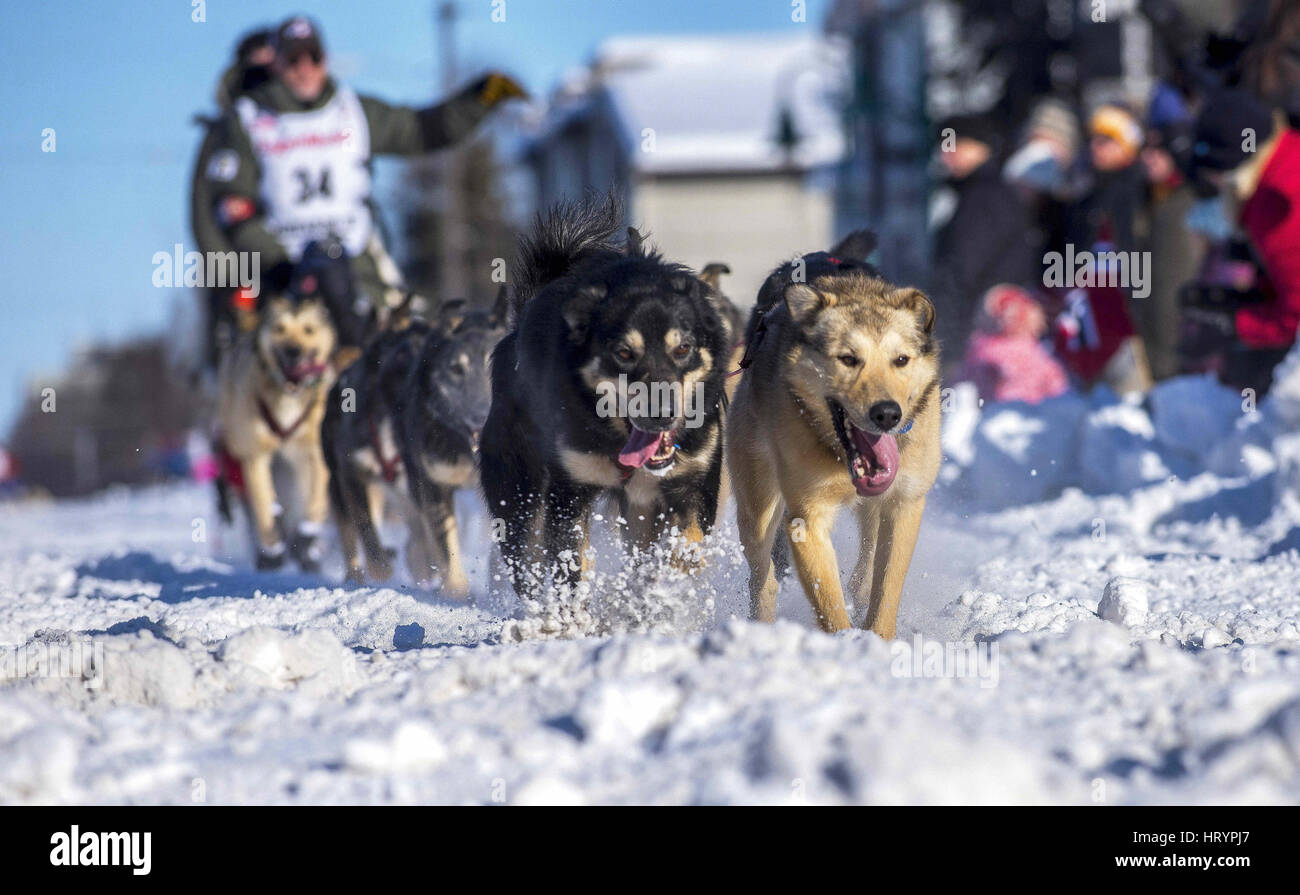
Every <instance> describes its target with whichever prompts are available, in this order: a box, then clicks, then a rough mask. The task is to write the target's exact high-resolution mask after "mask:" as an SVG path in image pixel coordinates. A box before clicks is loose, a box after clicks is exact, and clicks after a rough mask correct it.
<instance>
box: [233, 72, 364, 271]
mask: <svg viewBox="0 0 1300 895" xmlns="http://www.w3.org/2000/svg"><path fill="white" fill-rule="evenodd" d="M237 108H238V110H239V116H240V119H241V121H242V122H243V125H244V129H245V130H246V131H247V132H248V136H249V139H250V140H251V141H252V144H253V152H254V153H255V154H256V155H257V159H258V163H259V165H260V167H261V172H262V177H261V183H260V184H259V190H260V193H261V200H262V203H263V206H264V207H265V208H266V211H267V214H266V225H267V228H268V229H270V231H271V232H272V233H274V234H275V235H276V237H277V238H278V239H279V240H280V243H281V244H282V245H283V246H284V247H285V249H286V250H287V251H288V252H289V256H290V258H291V259H292V260H294V261H297V260H298V259H299V258H300V257H302V251H303V248H305V247H306V245H307V244H308V243H309V242H311V241H312V240H316V239H322V238H324V237H326V236H328V235H330V234H331V233H332V234H334V235H335V236H338V237H339V239H341V240H342V241H343V245H344V246H345V247H346V248H347V251H348V254H349V255H352V256H353V257H355V256H357V255H359V254H361V253H362V252H363V251H364V250H365V247H366V243H367V242H368V241H369V239H370V234H371V232H372V230H373V229H374V221H373V220H372V218H371V214H370V206H369V204H368V201H369V199H370V188H371V187H370V167H369V164H368V163H369V160H370V131H369V129H368V128H367V126H366V116H365V112H364V111H363V109H362V108H361V101H360V100H359V99H357V95H356V94H355V93H353V92H352V91H351V90H349V89H348V88H346V87H340V88H338V90H337V92H336V93H335V94H334V96H333V98H332V99H331V100H330V101H329V102H328V103H326V104H325V105H324V106H322V107H321V108H319V109H314V110H312V111H309V112H280V113H277V112H272V111H271V110H269V109H264V108H259V107H258V106H257V105H256V104H255V103H254V102H253V101H252V100H250V99H248V98H247V97H245V98H243V99H241V100H240V101H239V103H238V104H237Z"/></svg>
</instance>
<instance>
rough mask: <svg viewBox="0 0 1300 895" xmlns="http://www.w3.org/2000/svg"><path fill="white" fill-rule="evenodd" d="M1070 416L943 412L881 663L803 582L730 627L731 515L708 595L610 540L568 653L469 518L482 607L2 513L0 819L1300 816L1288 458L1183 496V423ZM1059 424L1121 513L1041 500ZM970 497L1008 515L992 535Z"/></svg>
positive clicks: (1219, 478)
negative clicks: (895, 813)
mask: <svg viewBox="0 0 1300 895" xmlns="http://www.w3.org/2000/svg"><path fill="white" fill-rule="evenodd" d="M1179 388H1183V386H1179ZM1166 397H1167V396H1166ZM1161 400H1166V398H1161V399H1159V400H1157V401H1156V402H1155V406H1156V407H1157V409H1158V408H1159V407H1160V403H1159V402H1160V401H1161ZM1188 400H1189V402H1190V403H1191V404H1194V405H1195V406H1196V407H1212V406H1213V402H1212V401H1208V400H1207V398H1206V396H1205V395H1204V394H1201V393H1199V392H1197V390H1195V389H1193V390H1191V394H1189V395H1188ZM1180 406H1181V405H1180ZM1072 408H1073V409H1071V408H1070V407H1067V408H1066V409H1065V410H1063V409H1062V408H1061V407H1054V408H1053V407H1047V408H1042V409H1037V410H1030V409H1026V408H1023V407H1022V408H1019V409H1015V408H1008V407H1001V408H988V409H986V411H985V412H984V413H983V415H982V417H981V418H980V419H979V420H978V421H977V422H976V423H975V424H974V425H972V426H969V427H968V428H967V429H963V427H962V426H961V425H960V423H961V413H962V411H961V408H960V407H958V408H957V409H955V410H952V411H950V417H951V419H950V422H951V423H953V425H951V426H950V428H951V429H952V431H953V432H954V433H957V434H958V435H959V434H960V433H961V432H962V431H965V432H966V436H965V437H967V438H968V439H969V443H967V444H962V443H960V442H959V441H954V440H952V439H950V441H949V443H948V445H947V447H948V449H949V453H950V456H953V457H954V459H953V462H952V464H951V465H952V466H953V467H954V468H955V474H949V476H948V480H947V481H946V482H945V483H944V484H943V485H942V486H941V487H940V488H938V489H937V490H936V494H935V499H934V500H933V501H932V504H931V507H930V509H929V511H928V513H927V516H926V519H925V523H924V526H923V528H922V533H921V540H920V542H919V545H918V548H917V555H916V558H915V561H914V563H913V566H912V570H911V574H910V575H909V578H908V584H907V587H906V590H905V593H904V598H903V610H902V614H901V616H900V623H899V638H898V640H897V641H896V642H895V643H894V644H888V643H885V642H884V641H882V640H880V639H879V638H877V637H876V636H875V635H873V634H870V633H866V632H863V631H858V630H855V631H849V632H845V633H842V634H839V635H835V636H827V635H825V634H822V633H821V632H820V631H818V630H816V629H815V627H814V626H813V624H812V620H811V614H810V612H809V610H808V608H807V603H806V601H805V599H804V598H803V595H802V594H801V593H800V592H799V588H798V584H797V582H795V581H793V580H792V579H791V580H787V582H786V583H785V585H784V586H783V588H782V593H781V598H780V602H779V613H780V615H781V620H780V621H778V623H777V624H775V625H760V624H755V623H751V622H748V621H745V620H743V615H744V610H745V606H746V601H745V598H744V568H743V560H742V559H741V558H740V550H739V547H738V544H737V543H736V534H735V527H734V523H732V522H731V521H730V515H731V513H730V511H728V513H727V514H726V515H727V517H728V521H727V522H726V523H725V524H724V525H723V526H722V528H721V530H720V531H719V532H717V533H716V534H715V535H714V536H713V537H712V538H711V539H710V542H709V544H708V546H707V549H706V551H705V553H706V560H707V571H706V572H705V573H704V574H703V575H702V576H700V577H699V578H698V579H694V578H689V577H686V576H682V575H681V574H679V573H676V572H673V571H672V570H670V569H668V568H667V567H666V565H664V564H659V565H658V566H656V564H654V563H628V562H626V561H625V560H624V558H623V556H622V554H621V552H620V551H619V548H618V547H617V545H616V544H615V541H614V539H613V538H612V537H611V536H610V535H609V531H610V529H612V527H613V526H614V525H615V523H614V522H613V521H611V520H608V519H603V520H601V521H599V522H598V523H597V527H598V530H599V531H600V532H602V533H603V534H602V536H601V537H599V538H597V539H596V544H597V548H598V551H599V553H600V556H599V559H598V562H597V573H598V576H597V584H596V587H595V588H594V589H593V594H592V595H591V600H590V609H591V612H590V614H589V616H584V617H582V618H577V617H573V618H559V616H554V617H553V616H552V615H550V613H552V612H553V611H555V610H556V608H557V607H556V606H542V607H540V608H536V607H534V608H533V609H532V610H528V611H525V612H522V613H521V612H519V611H518V610H519V607H518V606H516V605H514V604H513V601H512V600H510V599H506V598H503V597H501V596H500V595H493V594H492V593H490V591H491V590H492V589H493V582H492V580H491V579H492V571H491V567H490V563H489V561H488V558H489V556H490V553H491V551H490V550H489V546H490V544H489V542H488V538H487V529H488V526H487V525H486V521H487V520H486V518H485V514H484V511H483V509H482V508H481V505H480V504H479V503H478V501H477V499H476V498H475V497H474V495H472V494H465V495H462V500H461V504H460V506H461V511H462V513H463V514H464V515H465V516H466V519H467V522H466V524H465V525H464V532H465V543H466V554H467V555H468V556H469V557H471V558H472V560H473V562H471V564H470V568H469V572H470V575H471V581H472V583H473V586H474V593H475V603H474V605H467V604H461V603H454V602H451V601H449V600H445V599H441V598H439V597H438V596H437V595H436V594H431V593H427V592H420V591H417V590H414V589H410V588H405V589H404V588H402V587H401V586H394V587H363V588H355V589H348V588H344V587H341V586H338V585H337V584H336V583H335V582H336V581H337V580H339V579H338V578H337V577H330V576H329V575H327V576H325V577H322V578H310V577H304V576H301V575H296V574H291V573H285V574H277V575H263V574H257V573H254V572H252V571H249V570H248V569H247V565H246V561H244V560H242V559H238V560H235V561H226V560H224V559H219V558H216V557H219V556H223V555H226V554H234V555H236V556H242V549H243V542H242V538H240V537H236V535H235V533H234V532H232V531H230V530H222V529H220V528H219V526H218V525H217V523H216V522H215V519H214V515H213V512H212V506H211V499H210V494H209V493H208V491H207V490H206V489H201V488H196V487H176V488H157V489H151V490H144V491H137V492H126V491H122V492H114V493H110V494H107V495H104V496H102V497H99V498H96V499H94V500H90V501H80V502H67V503H59V504H37V503H28V504H8V505H3V506H0V644H2V645H4V646H5V647H6V650H5V651H4V652H2V653H0V673H3V675H4V676H6V677H7V678H8V680H6V681H3V682H0V802H3V803H25V802H92V803H104V802H148V803H159V802H161V803H191V802H195V801H202V802H209V803H247V802H255V803H262V802H274V803H281V802H285V803H317V802H419V801H428V802H449V803H489V804H490V803H496V802H504V803H529V802H548V803H550V802H600V803H611V802H612V803H620V802H638V803H640V802H654V803H682V802H687V803H697V802H709V803H713V802H767V803H799V802H811V803H821V802H827V803H838V802H872V803H879V802H901V803H934V802H943V803H947V802H960V803H992V802H996V803H1001V802H1061V803H1073V804H1092V803H1127V802H1171V801H1172V802H1282V803H1294V802H1296V801H1297V800H1300V630H1297V624H1296V622H1297V619H1298V618H1300V552H1297V548H1298V547H1300V500H1298V499H1297V498H1296V487H1295V486H1296V483H1297V476H1296V475H1295V470H1296V469H1297V468H1300V462H1298V461H1300V447H1298V446H1297V444H1296V439H1295V438H1294V437H1293V436H1292V435H1291V432H1292V431H1294V429H1293V428H1292V427H1291V426H1290V424H1289V423H1286V422H1285V420H1284V419H1283V418H1282V417H1281V416H1280V411H1279V410H1276V409H1274V410H1270V411H1267V412H1265V413H1263V414H1262V421H1261V422H1251V423H1249V424H1248V425H1245V426H1238V427H1236V428H1234V426H1233V425H1232V424H1231V421H1229V423H1228V424H1227V425H1226V426H1222V427H1221V430H1222V431H1223V432H1224V433H1226V434H1224V436H1223V440H1224V441H1229V442H1233V443H1234V444H1235V447H1232V450H1233V451H1235V452H1236V458H1235V462H1229V461H1230V460H1232V459H1233V458H1231V457H1228V459H1227V460H1225V459H1224V457H1223V456H1221V457H1220V458H1219V460H1218V461H1206V465H1211V466H1212V465H1213V464H1214V462H1218V463H1220V464H1221V468H1220V471H1219V472H1217V473H1216V472H1200V473H1194V474H1190V475H1183V474H1178V473H1177V471H1176V470H1175V471H1174V472H1170V467H1177V466H1178V463H1179V462H1180V460H1179V458H1178V456H1177V453H1178V451H1180V450H1183V448H1182V447H1179V445H1178V444H1175V445H1174V446H1173V447H1168V446H1167V445H1165V446H1162V442H1161V440H1160V435H1159V433H1160V431H1167V430H1168V427H1169V426H1171V425H1172V423H1171V422H1170V420H1171V419H1173V418H1176V417H1177V416H1178V413H1175V412H1172V411H1168V410H1164V411H1161V410H1159V409H1158V410H1157V413H1156V417H1155V422H1154V423H1150V422H1149V421H1148V424H1146V426H1144V425H1143V424H1141V421H1140V420H1138V419H1137V417H1136V416H1135V415H1134V413H1133V412H1132V409H1131V408H1130V407H1129V406H1128V405H1125V404H1122V403H1115V402H1104V401H1103V402H1100V403H1098V404H1096V405H1093V406H1082V405H1072ZM1184 409H1186V408H1184ZM1193 409H1194V408H1193ZM1067 411H1068V412H1069V413H1076V414H1077V416H1078V419H1077V420H1076V422H1075V425H1077V427H1078V428H1079V430H1081V431H1085V434H1083V435H1077V433H1076V436H1077V437H1076V438H1075V440H1076V441H1078V442H1080V443H1084V444H1093V448H1090V450H1091V451H1092V453H1091V454H1090V456H1091V458H1092V459H1091V460H1090V461H1089V462H1090V463H1092V464H1093V466H1092V468H1091V469H1085V468H1084V467H1083V466H1078V467H1077V468H1076V470H1075V472H1074V473H1072V474H1074V475H1077V476H1085V475H1086V476H1090V477H1091V478H1092V479H1093V480H1095V481H1101V482H1103V483H1110V482H1118V483H1119V484H1120V485H1122V487H1119V486H1118V485H1117V486H1116V487H1114V488H1111V489H1110V490H1109V491H1106V490H1104V489H1103V490H1098V489H1096V488H1092V489H1091V490H1093V491H1096V493H1088V492H1087V491H1085V490H1084V489H1083V488H1081V487H1080V486H1079V485H1077V484H1073V483H1071V482H1068V481H1066V482H1062V481H1058V482H1056V483H1055V485H1054V486H1053V487H1054V489H1055V491H1056V496H1052V493H1051V492H1050V491H1044V492H1043V493H1039V494H1033V493H1028V492H1032V491H1033V489H1036V488H1040V487H1041V486H1042V482H1041V481H1040V479H1039V476H1040V473H1039V470H1044V471H1046V472H1044V473H1041V474H1048V475H1050V474H1052V473H1051V469H1052V461H1053V459H1055V458H1056V457H1057V456H1058V455H1056V454H1054V453H1053V451H1055V450H1057V448H1056V447H1051V446H1050V445H1056V444H1057V443H1058V442H1060V441H1061V440H1062V436H1061V433H1060V432H1058V431H1057V430H1056V428H1054V426H1061V425H1063V424H1062V423H1061V418H1062V417H1063V415H1065V414H1066V413H1067ZM1189 412H1190V411H1189ZM1008 413H1014V414H1017V415H1018V416H1017V417H1016V418H1015V419H1011V418H1008V417H1007V416H1006V415H1007V414H1008ZM1162 414H1163V415H1162ZM1049 418H1050V419H1052V420H1054V423H1053V425H1052V426H1045V425H1041V420H1043V419H1049ZM1270 426H1271V429H1270V428H1268V427H1270ZM1148 427H1149V428H1150V431H1148ZM1162 427H1164V429H1162ZM1261 427H1264V428H1265V429H1267V431H1260V429H1261ZM1196 428H1197V426H1192V429H1193V430H1195V429H1196ZM1117 429H1118V430H1122V434H1121V435H1116V434H1115V431H1116V430H1117ZM1008 433H1013V434H1014V437H1011V436H1010V435H1008ZM1016 433H1018V434H1016ZM956 437H957V436H956V435H954V436H953V438H956ZM1041 440H1046V441H1048V442H1050V445H1049V446H1048V447H1044V446H1043V445H1042V444H1039V443H1038V441H1041ZM1234 440H1235V441H1234ZM1094 442H1100V444H1102V445H1103V447H1104V448H1105V449H1098V448H1097V446H1096V444H1094ZM1179 444H1181V442H1180V443H1179ZM1200 447H1202V448H1203V449H1204V450H1207V451H1209V450H1211V448H1212V447H1213V446H1212V445H1209V444H1205V445H1201V446H1200ZM1166 448H1168V449H1166ZM1216 449H1217V450H1220V453H1221V454H1222V453H1223V452H1224V451H1227V450H1228V449H1227V448H1224V447H1223V445H1222V444H1220V445H1219V446H1218V448H1216ZM1135 451H1146V452H1150V453H1152V454H1153V455H1154V458H1155V459H1154V460H1152V459H1151V458H1150V457H1148V458H1146V459H1142V458H1140V457H1139V458H1137V459H1135V458H1134V457H1133V456H1132V454H1133V453H1134V452H1135ZM1229 453H1230V452H1229ZM1224 456H1227V455H1226V454H1225V455H1224ZM1097 458H1102V460H1101V461H1098V459H1097ZM1013 461H1018V462H1020V464H1021V465H1020V467H1016V466H1015V462H1013ZM1098 462H1104V463H1109V464H1112V467H1111V468H1099V467H1097V466H1096V464H1097V463H1098ZM991 471H997V474H999V475H1002V476H1003V477H1004V479H1005V482H1004V484H1005V487H1006V489H1007V490H1010V491H1016V490H1017V489H1019V490H1020V491H1021V492H1025V493H1028V497H1029V498H1030V502H1028V503H1023V504H1022V505H1012V506H1008V507H1007V508H1004V509H993V508H992V507H991V503H996V501H991V500H990V498H989V495H988V494H981V493H980V486H979V485H976V484H974V483H973V482H972V481H971V478H972V477H983V476H987V475H991V474H992V472H991ZM1016 475H1019V476H1020V478H1018V479H1016V478H1012V477H1013V476H1016ZM1125 476H1138V477H1139V478H1141V476H1149V478H1148V479H1144V480H1141V481H1137V482H1133V481H1123V479H1124V477H1125ZM984 485H985V486H986V485H987V483H984ZM1062 489H1064V490H1062ZM1005 502H1010V501H1004V503H1005ZM836 534H837V537H836V543H837V548H838V550H839V553H840V559H841V566H842V567H846V566H848V565H850V564H851V562H852V552H851V547H852V544H851V541H852V526H851V524H846V525H842V526H841V527H840V528H839V529H838V530H837V533H836ZM328 571H329V572H330V573H331V574H333V575H337V574H338V573H339V572H340V571H341V570H340V569H339V568H338V567H337V565H336V566H335V567H334V568H332V569H330V570H328ZM557 605H558V601H557ZM529 611H531V613H532V614H529ZM561 614H562V613H561ZM515 616H520V617H515ZM557 618H559V622H560V624H559V625H558V627H557V626H556V625H554V624H552V623H553V622H555V621H556V619H557ZM917 635H920V636H922V637H923V638H924V641H922V642H920V644H919V646H920V647H921V650H920V652H919V653H918V654H917V655H912V654H910V652H909V651H910V650H912V649H913V648H915V647H916V646H918V641H917V640H915V637H916V636H917ZM87 640H89V641H90V642H92V643H93V644H94V648H95V649H96V650H98V651H99V654H98V656H97V657H96V658H97V659H98V661H97V662H94V663H93V669H89V670H88V669H86V668H82V669H81V673H78V674H72V673H68V672H69V669H70V668H72V669H74V670H75V669H76V666H75V665H74V664H73V662H72V660H73V659H74V658H76V657H78V656H81V655H82V653H81V652H78V651H79V650H83V649H84V648H83V647H82V644H83V643H84V642H85V641H87ZM14 648H20V649H14Z"/></svg>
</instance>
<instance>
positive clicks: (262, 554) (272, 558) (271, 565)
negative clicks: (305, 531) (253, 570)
mask: <svg viewBox="0 0 1300 895" xmlns="http://www.w3.org/2000/svg"><path fill="white" fill-rule="evenodd" d="M285 559H286V554H285V549H284V544H283V543H279V544H273V545H272V546H270V547H262V548H261V549H259V550H258V551H257V570H258V571H259V572H272V571H275V570H276V569H279V568H283V567H284V561H285Z"/></svg>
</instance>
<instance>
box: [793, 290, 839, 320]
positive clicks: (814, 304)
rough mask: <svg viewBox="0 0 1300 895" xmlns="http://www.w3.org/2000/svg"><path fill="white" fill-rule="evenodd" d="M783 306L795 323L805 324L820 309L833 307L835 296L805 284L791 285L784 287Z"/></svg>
mask: <svg viewBox="0 0 1300 895" xmlns="http://www.w3.org/2000/svg"><path fill="white" fill-rule="evenodd" d="M785 306H786V307H787V308H789V310H790V316H791V317H792V318H794V321H795V322H796V323H807V322H808V321H809V320H811V319H812V318H813V316H814V315H815V314H817V312H819V311H821V310H822V309H824V308H831V307H834V306H835V296H834V295H829V294H827V293H825V292H818V291H817V290H816V289H814V288H813V287H811V286H809V285H807V284H805V283H791V284H790V285H789V286H786V287H785Z"/></svg>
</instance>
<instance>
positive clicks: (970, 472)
mask: <svg viewBox="0 0 1300 895" xmlns="http://www.w3.org/2000/svg"><path fill="white" fill-rule="evenodd" d="M973 396H974V390H973V388H971V387H970V386H969V384H961V385H959V386H957V387H955V388H954V389H953V390H952V392H951V393H950V395H949V400H948V401H946V402H945V417H944V435H943V444H944V453H945V458H946V461H947V468H946V469H945V474H944V478H943V482H944V484H945V485H946V486H948V487H950V488H951V489H952V490H953V491H954V493H956V494H958V495H961V496H962V497H963V498H964V499H966V500H967V501H968V504H969V506H970V508H972V509H984V510H987V509H999V508H1003V507H1010V506H1019V505H1023V504H1026V503H1033V502H1038V501H1043V500H1047V499H1050V498H1053V497H1055V496H1057V495H1059V494H1061V493H1062V492H1063V491H1064V490H1065V489H1067V488H1071V487H1077V488H1080V489H1082V490H1083V491H1084V492H1085V493H1087V494H1112V493H1129V492H1133V491H1136V490H1138V489H1142V488H1145V487H1148V486H1150V485H1154V484H1158V483H1161V482H1165V481H1169V480H1171V479H1176V478H1187V477H1191V476H1194V475H1196V474H1198V473H1200V472H1202V471H1204V470H1207V469H1208V470H1209V471H1212V472H1214V473H1215V474H1217V475H1220V476H1232V477H1235V476H1252V477H1258V476H1262V475H1266V474H1268V473H1271V472H1274V471H1277V472H1278V485H1279V488H1280V489H1281V490H1289V491H1296V490H1300V360H1295V359H1294V353H1293V358H1291V359H1288V362H1287V363H1286V364H1284V365H1283V367H1281V368H1279V374H1278V385H1277V386H1276V387H1275V390H1274V391H1273V392H1270V394H1269V395H1268V397H1267V398H1266V399H1265V400H1264V401H1263V402H1262V403H1261V404H1260V405H1259V406H1258V407H1256V406H1255V405H1254V403H1253V401H1252V400H1251V399H1250V398H1248V397H1247V396H1243V395H1241V394H1238V393H1237V392H1235V391H1233V390H1232V389H1229V388H1226V387H1224V386H1222V385H1220V384H1219V383H1218V382H1217V381H1215V380H1214V378H1213V377H1211V376H1208V375H1207V376H1183V377H1177V378H1174V379H1171V380H1167V381H1165V382H1162V383H1160V384H1159V385H1157V386H1156V387H1155V388H1154V389H1152V391H1151V392H1150V393H1149V394H1148V395H1146V396H1138V395H1130V396H1126V397H1123V398H1121V397H1118V396H1116V395H1115V394H1114V393H1112V392H1110V391H1109V390H1107V389H1105V388H1104V387H1101V388H1098V389H1096V390H1094V391H1093V393H1091V394H1090V395H1088V396H1087V397H1082V396H1079V395H1077V394H1073V393H1070V394H1067V395H1063V396H1061V397H1059V398H1055V399H1052V400H1049V401H1045V402H1043V403H1041V404H1038V405H1028V404H1021V403H1006V404H986V405H984V406H982V407H981V406H979V403H978V399H976V398H974V397H973Z"/></svg>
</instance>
